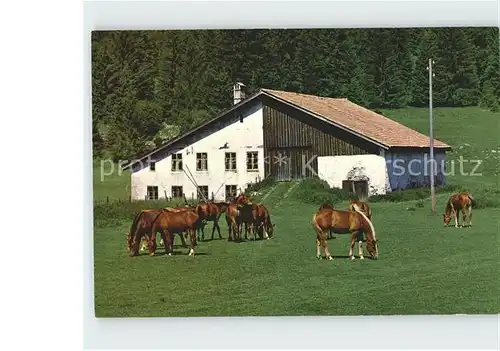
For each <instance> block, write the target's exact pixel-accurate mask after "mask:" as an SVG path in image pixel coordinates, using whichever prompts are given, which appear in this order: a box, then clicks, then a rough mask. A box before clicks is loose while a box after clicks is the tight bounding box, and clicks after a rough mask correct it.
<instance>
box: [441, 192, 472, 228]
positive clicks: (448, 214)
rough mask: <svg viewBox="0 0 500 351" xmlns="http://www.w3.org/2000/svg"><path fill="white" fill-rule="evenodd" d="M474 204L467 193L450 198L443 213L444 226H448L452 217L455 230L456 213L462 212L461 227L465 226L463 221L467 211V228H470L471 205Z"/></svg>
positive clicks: (456, 225) (456, 222)
mask: <svg viewBox="0 0 500 351" xmlns="http://www.w3.org/2000/svg"><path fill="white" fill-rule="evenodd" d="M473 204H474V199H473V198H472V196H471V195H470V194H469V193H466V192H464V193H458V194H453V195H451V196H450V198H449V199H448V201H447V202H446V208H445V211H444V213H443V221H444V226H445V227H446V226H448V224H449V223H450V220H451V218H452V217H454V218H455V228H458V226H459V224H458V211H462V225H461V227H463V226H464V225H465V219H466V218H467V214H466V213H465V211H466V210H467V212H468V215H469V226H470V227H472V205H473Z"/></svg>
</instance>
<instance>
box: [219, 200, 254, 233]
mask: <svg viewBox="0 0 500 351" xmlns="http://www.w3.org/2000/svg"><path fill="white" fill-rule="evenodd" d="M250 203H251V202H250V199H249V198H247V197H246V196H245V194H244V193H240V194H239V195H238V196H237V197H236V198H234V199H232V201H230V202H229V203H228V204H227V206H226V209H225V214H226V224H227V227H228V230H229V235H228V238H227V241H233V240H234V241H240V240H241V228H240V227H241V220H242V218H241V213H240V211H239V210H238V206H240V209H241V206H242V205H247V204H250ZM236 235H237V236H236ZM233 236H234V238H233Z"/></svg>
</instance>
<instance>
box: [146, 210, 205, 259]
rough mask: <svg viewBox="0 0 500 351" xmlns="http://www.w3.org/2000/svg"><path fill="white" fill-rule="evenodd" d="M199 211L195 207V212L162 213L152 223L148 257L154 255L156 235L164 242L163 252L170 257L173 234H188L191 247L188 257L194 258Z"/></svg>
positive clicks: (199, 218) (199, 219) (199, 222)
mask: <svg viewBox="0 0 500 351" xmlns="http://www.w3.org/2000/svg"><path fill="white" fill-rule="evenodd" d="M200 212H201V209H200V207H199V206H197V207H196V210H195V211H192V210H186V211H178V212H170V211H162V212H161V213H160V214H159V215H158V216H157V217H156V219H155V221H154V222H153V225H152V228H151V240H150V242H149V255H150V256H154V255H155V254H156V233H157V232H160V233H161V236H162V239H163V241H164V242H165V252H166V253H167V254H168V255H169V256H171V255H172V253H173V234H174V233H179V232H180V233H182V232H188V233H189V237H190V241H191V245H190V249H189V256H194V249H195V247H196V230H197V229H198V228H199V226H200V224H201V216H200V214H199V213H200Z"/></svg>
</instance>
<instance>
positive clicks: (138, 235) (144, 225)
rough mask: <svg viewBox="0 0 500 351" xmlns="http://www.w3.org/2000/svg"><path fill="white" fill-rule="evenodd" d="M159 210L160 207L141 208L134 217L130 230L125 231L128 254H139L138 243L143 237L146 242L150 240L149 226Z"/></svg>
mask: <svg viewBox="0 0 500 351" xmlns="http://www.w3.org/2000/svg"><path fill="white" fill-rule="evenodd" d="M161 212H162V210H161V209H151V210H142V211H141V212H139V213H138V214H137V215H136V216H135V217H134V220H133V221H132V225H131V227H130V231H129V232H128V233H126V237H127V247H128V250H129V252H130V256H136V255H138V254H139V244H140V243H141V242H142V241H143V239H144V241H145V242H146V243H149V242H150V236H151V226H152V224H153V222H154V220H155V219H156V217H157V216H158V215H159V214H160V213H161Z"/></svg>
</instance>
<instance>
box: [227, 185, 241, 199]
mask: <svg viewBox="0 0 500 351" xmlns="http://www.w3.org/2000/svg"><path fill="white" fill-rule="evenodd" d="M236 188H237V187H236V185H226V201H231V200H232V199H234V198H236V196H237V195H238V193H237V190H236Z"/></svg>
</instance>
